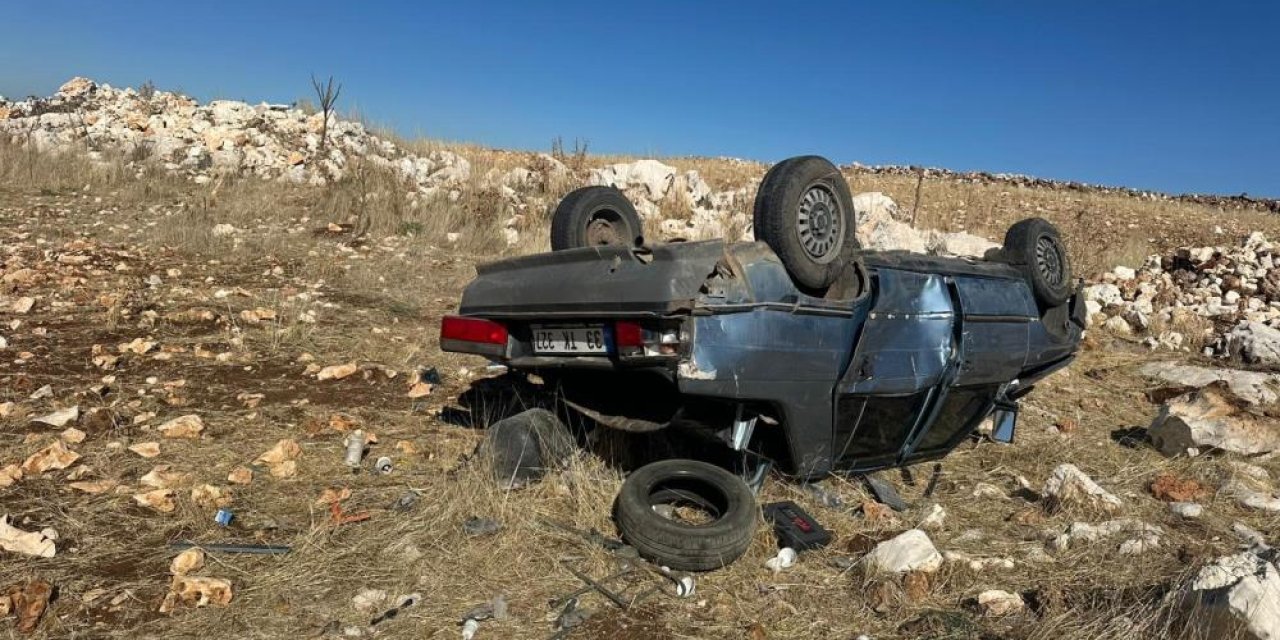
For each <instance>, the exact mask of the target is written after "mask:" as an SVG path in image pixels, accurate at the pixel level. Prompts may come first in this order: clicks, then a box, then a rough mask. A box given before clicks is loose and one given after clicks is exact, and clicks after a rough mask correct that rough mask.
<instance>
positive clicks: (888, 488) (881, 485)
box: [862, 473, 907, 511]
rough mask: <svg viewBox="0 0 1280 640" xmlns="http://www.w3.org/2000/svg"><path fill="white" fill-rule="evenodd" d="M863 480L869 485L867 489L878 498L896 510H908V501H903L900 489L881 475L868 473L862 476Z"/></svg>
mask: <svg viewBox="0 0 1280 640" xmlns="http://www.w3.org/2000/svg"><path fill="white" fill-rule="evenodd" d="M862 482H863V483H864V484H866V485H867V489H869V490H870V491H871V495H873V496H875V497H876V500H879V501H880V502H883V503H885V504H887V505H889V507H890V508H891V509H893V510H894V511H906V510H907V503H906V502H905V501H903V499H902V496H900V495H898V490H897V489H894V488H893V485H891V484H889V483H888V482H887V481H885V480H884V479H882V478H881V477H880V476H879V475H876V474H874V473H868V474H866V475H864V476H862Z"/></svg>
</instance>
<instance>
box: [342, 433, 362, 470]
mask: <svg viewBox="0 0 1280 640" xmlns="http://www.w3.org/2000/svg"><path fill="white" fill-rule="evenodd" d="M364 448H365V436H364V431H361V430H360V429H356V430H355V431H352V432H351V433H349V434H347V440H346V457H345V458H344V459H343V462H344V463H345V464H346V465H347V466H348V467H351V469H352V471H355V470H357V469H359V468H360V461H361V460H363V459H364Z"/></svg>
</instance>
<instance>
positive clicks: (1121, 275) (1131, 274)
mask: <svg viewBox="0 0 1280 640" xmlns="http://www.w3.org/2000/svg"><path fill="white" fill-rule="evenodd" d="M1111 273H1114V274H1115V275H1116V278H1118V279H1120V280H1133V279H1134V278H1136V277H1138V272H1137V271H1134V270H1133V269H1130V268H1129V267H1123V266H1121V267H1116V268H1115V269H1112V270H1111Z"/></svg>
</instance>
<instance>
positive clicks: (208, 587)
mask: <svg viewBox="0 0 1280 640" xmlns="http://www.w3.org/2000/svg"><path fill="white" fill-rule="evenodd" d="M231 597H232V595H231V582H230V581H228V580H223V579H221V578H208V577H203V576H186V575H176V576H174V577H173V582H172V583H170V585H169V593H168V594H166V595H165V597H164V602H162V603H160V613H171V612H173V611H174V610H175V609H177V607H178V605H180V604H181V605H186V606H189V607H197V608H198V607H205V606H209V605H214V606H217V607H225V606H227V605H229V604H231Z"/></svg>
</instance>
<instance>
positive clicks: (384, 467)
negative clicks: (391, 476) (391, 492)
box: [373, 456, 393, 476]
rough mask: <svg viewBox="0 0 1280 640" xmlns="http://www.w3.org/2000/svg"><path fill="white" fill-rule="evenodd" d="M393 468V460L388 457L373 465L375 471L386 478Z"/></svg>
mask: <svg viewBox="0 0 1280 640" xmlns="http://www.w3.org/2000/svg"><path fill="white" fill-rule="evenodd" d="M392 468H393V465H392V464H391V458H388V457H387V456H382V457H381V458H378V462H377V463H375V464H374V465H373V470H374V471H376V472H378V473H380V474H382V475H384V476H385V475H387V474H388V473H391V469H392Z"/></svg>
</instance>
